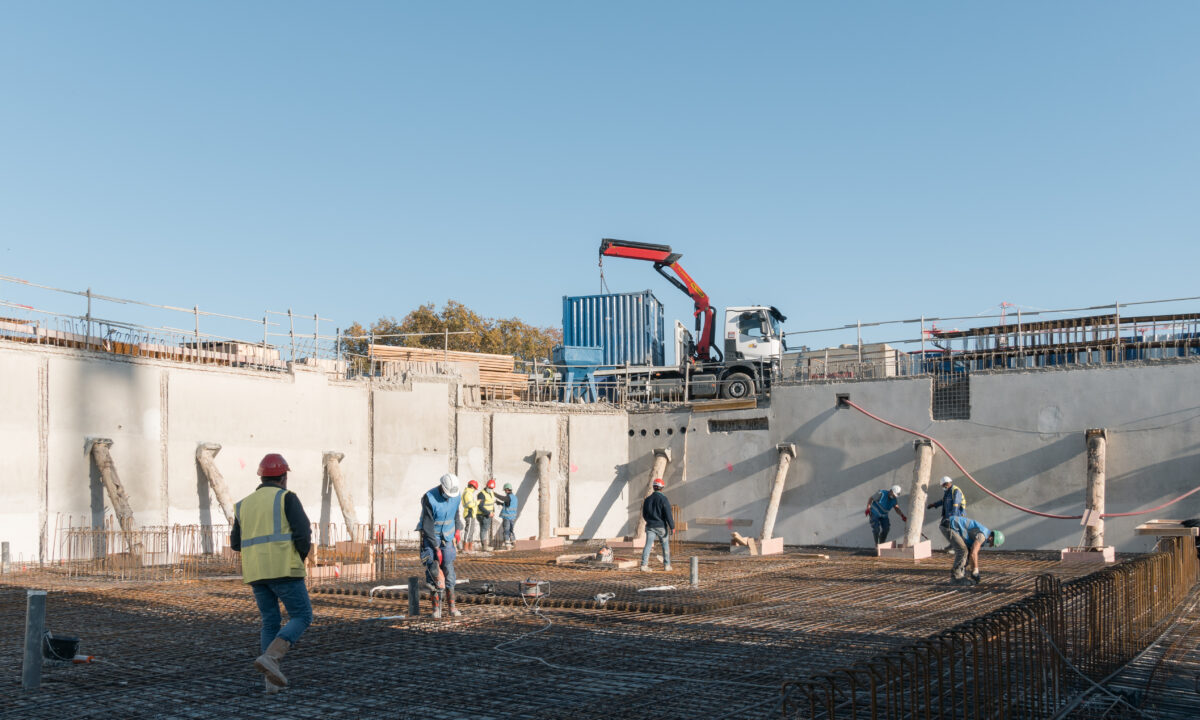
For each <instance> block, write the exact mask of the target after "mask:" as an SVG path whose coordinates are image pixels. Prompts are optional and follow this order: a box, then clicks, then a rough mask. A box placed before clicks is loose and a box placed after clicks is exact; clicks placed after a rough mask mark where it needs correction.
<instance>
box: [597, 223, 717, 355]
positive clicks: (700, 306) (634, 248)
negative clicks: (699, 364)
mask: <svg viewBox="0 0 1200 720" xmlns="http://www.w3.org/2000/svg"><path fill="white" fill-rule="evenodd" d="M604 256H608V257H619V258H628V259H630V260H649V261H650V262H653V263H654V269H655V270H656V271H658V274H659V275H662V276H663V277H665V278H666V279H667V280H668V281H669V282H670V283H671V284H672V285H674V286H675V287H677V288H679V289H680V290H682V291H683V292H684V293H686V294H687V295H688V297H690V298H691V299H692V302H693V303H695V306H696V307H695V311H694V312H693V313H692V314H693V315H694V316H695V318H696V333H697V340H696V355H695V359H696V360H700V361H707V360H715V359H719V358H713V357H712V354H713V353H714V352H716V353H718V354H719V353H720V350H718V349H717V347H716V345H715V343H714V342H713V335H714V334H715V332H716V326H715V320H716V317H715V316H716V314H717V311H716V310H715V309H714V308H713V307H712V303H710V302H709V299H708V294H707V293H705V292H704V291H703V290H701V289H700V286H699V285H698V284H696V281H695V280H693V279H692V276H691V275H688V274H687V271H686V270H684V269H683V267H682V266H681V265H679V263H678V260H679V258H681V257H683V255H681V254H680V253H677V252H672V251H671V247H670V246H669V245H654V244H652V243H639V242H630V241H628V240H614V239H611V238H605V239H603V240H601V241H600V257H601V258H604ZM663 268H670V269H671V270H672V271H673V272H674V273H675V274H676V275H678V276H679V277H678V278H673V277H671V276H670V275H668V274H667V273H666V272H664V271H663Z"/></svg>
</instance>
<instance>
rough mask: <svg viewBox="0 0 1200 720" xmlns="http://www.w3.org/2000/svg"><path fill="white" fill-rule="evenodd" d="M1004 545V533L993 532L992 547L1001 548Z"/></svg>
mask: <svg viewBox="0 0 1200 720" xmlns="http://www.w3.org/2000/svg"><path fill="white" fill-rule="evenodd" d="M1003 544H1004V533H1002V532H1000V531H999V530H993V531H992V547H1000V546H1001V545H1003Z"/></svg>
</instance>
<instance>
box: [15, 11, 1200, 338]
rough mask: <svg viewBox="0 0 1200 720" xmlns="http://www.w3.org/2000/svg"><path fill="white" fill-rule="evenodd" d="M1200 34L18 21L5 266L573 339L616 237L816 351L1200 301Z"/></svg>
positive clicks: (1126, 29) (849, 26)
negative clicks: (1077, 310)
mask: <svg viewBox="0 0 1200 720" xmlns="http://www.w3.org/2000/svg"><path fill="white" fill-rule="evenodd" d="M1198 37H1200V4H1197V3H1195V2H1155V3H1131V2H1120V3H1118V2H1109V3H1097V2H1054V3H1035V2H1021V3H962V2H917V3H897V2H824V3H816V2H809V3H801V2H756V3H731V2H694V1H693V2H658V3H647V2H604V3H582V2H550V1H549V0H547V1H545V2H507V1H506V2H490V1H489V2H457V3H428V2H426V3H415V2H352V3H329V2H320V3H317V2H293V1H289V2H203V3H201V2H192V3H184V2H170V3H164V2H53V3H47V2H12V1H11V0H10V1H9V2H5V3H3V4H2V5H0V274H3V275H13V276H18V277H23V278H26V279H29V280H35V281H39V282H44V283H47V284H51V285H56V286H60V287H68V288H80V289H82V288H84V287H87V286H91V287H93V288H95V289H96V290H97V291H99V292H104V293H107V294H111V295H118V296H123V297H131V298H135V299H139V300H146V301H151V302H157V303H164V304H172V305H186V306H189V307H190V306H191V305H193V304H199V305H200V307H201V308H207V309H211V310H215V311H219V312H226V313H232V314H236V315H248V316H250V317H255V316H261V314H262V311H263V310H264V309H272V310H282V309H286V308H287V307H289V306H290V307H293V308H295V309H296V310H297V311H298V312H303V313H312V312H316V311H319V312H320V313H321V314H322V316H324V317H328V318H331V319H333V320H334V321H335V324H337V325H340V326H342V327H345V326H346V325H349V323H350V322H351V321H354V320H359V321H364V322H370V321H372V320H374V319H375V318H377V317H379V316H380V315H397V316H401V315H403V314H404V313H406V312H407V311H408V310H410V309H412V308H413V307H415V306H416V305H418V304H420V303H422V302H426V301H435V302H437V303H439V304H440V303H442V302H443V301H444V300H446V299H447V298H454V299H457V300H459V301H461V302H464V303H466V304H467V305H469V306H471V307H472V308H474V309H476V310H478V311H480V312H482V313H484V314H487V315H492V316H506V317H507V316H519V317H521V318H523V319H525V320H527V321H530V322H534V323H537V324H542V325H557V324H558V323H559V319H560V313H561V296H563V295H564V294H584V293H592V292H596V291H597V290H598V288H599V276H598V271H597V266H596V251H597V246H598V243H599V240H600V239H601V238H602V237H617V238H624V239H629V240H639V241H644V242H655V243H665V244H669V245H671V246H673V247H674V248H675V249H676V250H677V251H680V252H682V253H683V254H684V258H683V265H684V266H685V267H686V268H687V269H688V270H689V271H690V272H691V273H692V275H693V276H694V277H695V278H696V279H697V280H698V281H699V282H700V284H701V285H702V286H703V287H704V288H705V289H706V290H707V291H708V292H709V294H710V295H711V296H712V298H713V300H714V303H716V304H717V305H718V306H725V305H730V304H745V303H769V304H775V305H777V306H778V307H780V308H781V309H782V310H783V311H784V312H785V313H786V314H787V315H788V316H789V322H788V326H789V327H790V328H791V329H796V330H799V329H808V328H815V327H825V326H829V325H839V324H843V323H853V322H854V321H855V320H858V319H862V320H864V321H870V320H885V319H893V318H903V317H917V316H919V315H921V314H922V313H923V314H925V315H972V314H976V313H981V312H985V311H987V310H989V309H992V308H996V307H997V306H998V305H999V303H1000V302H1002V301H1007V302H1012V303H1016V304H1018V305H1023V306H1026V307H1040V308H1061V307H1074V306H1079V305H1093V304H1099V303H1105V302H1111V301H1113V300H1121V301H1135V300H1147V299H1155V298H1168V297H1178V296H1191V295H1200V287H1198V286H1197V283H1196V278H1197V272H1196V265H1197V260H1198V259H1200V249H1198V243H1197V240H1198V232H1197V228H1198V225H1200V42H1198V41H1197V38H1198ZM605 268H606V276H607V279H608V284H609V287H610V288H611V289H613V290H641V289H644V288H651V289H653V290H654V291H655V292H656V293H657V294H658V296H659V297H660V298H662V299H664V300H665V301H667V302H668V322H669V321H670V319H671V318H672V317H679V318H681V319H685V320H687V319H688V318H689V316H690V302H689V301H688V300H687V298H686V297H684V296H683V295H682V294H679V293H678V291H676V290H675V289H674V288H672V287H670V286H669V285H667V284H666V282H665V281H663V280H661V279H660V278H659V277H658V276H657V275H656V274H654V273H653V271H652V269H651V267H650V266H649V265H648V264H644V263H638V262H633V261H618V260H610V261H609V262H607V263H606V264H605ZM24 293H25V291H24V290H21V289H20V288H16V287H14V286H12V285H9V284H0V298H8V299H13V298H21V297H25V298H28V297H31V296H30V295H27V294H24ZM46 302H50V301H49V300H47V301H46ZM1192 309H1196V308H1192ZM72 310H73V311H79V312H81V311H82V308H81V306H80V305H78V304H76V305H73V306H72ZM120 313H121V311H116V312H114V313H113V314H118V315H119V314H120ZM175 322H179V323H181V324H182V326H183V327H189V325H188V324H187V323H188V321H187V319H186V318H185V319H182V320H176V321H175ZM250 334H251V336H252V335H253V333H252V332H251V333H250ZM883 334H884V335H888V334H889V332H884V333H883ZM890 334H894V331H891V333H890ZM876 339H887V338H884V337H877V338H876ZM852 340H853V337H852V336H851V337H849V338H842V339H841V341H842V342H849V341H852Z"/></svg>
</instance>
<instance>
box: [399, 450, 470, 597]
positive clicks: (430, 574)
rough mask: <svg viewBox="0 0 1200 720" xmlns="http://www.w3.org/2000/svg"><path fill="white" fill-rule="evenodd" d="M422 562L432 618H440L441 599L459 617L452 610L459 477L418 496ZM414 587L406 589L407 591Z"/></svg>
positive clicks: (448, 476)
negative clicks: (419, 501) (419, 499)
mask: <svg viewBox="0 0 1200 720" xmlns="http://www.w3.org/2000/svg"><path fill="white" fill-rule="evenodd" d="M416 529H417V530H418V531H419V532H420V533H421V562H422V563H424V565H425V584H426V586H427V587H428V588H429V595H430V599H431V600H432V601H433V617H434V618H441V617H442V597H443V596H446V599H447V600H448V605H449V608H448V609H449V610H450V614H451V615H452V616H454V617H458V616H459V615H462V613H460V612H459V611H458V609H457V608H455V607H454V558H455V556H456V553H455V551H454V546H455V545H457V544H458V541H459V540H460V539H461V538H462V529H463V519H462V513H461V512H459V491H458V478H457V477H456V476H455V475H454V474H453V473H446V474H445V475H443V476H442V479H441V482H440V483H439V484H438V485H437V487H434V488H433V489H431V490H430V491H429V492H427V493H425V495H424V496H422V497H421V520H420V521H419V522H418V523H417V528H416ZM414 591H416V588H409V592H414Z"/></svg>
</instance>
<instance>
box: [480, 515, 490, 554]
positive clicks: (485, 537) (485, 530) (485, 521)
mask: <svg viewBox="0 0 1200 720" xmlns="http://www.w3.org/2000/svg"><path fill="white" fill-rule="evenodd" d="M479 542H481V543H483V545H484V547H491V545H492V519H491V518H490V517H481V518H479Z"/></svg>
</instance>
